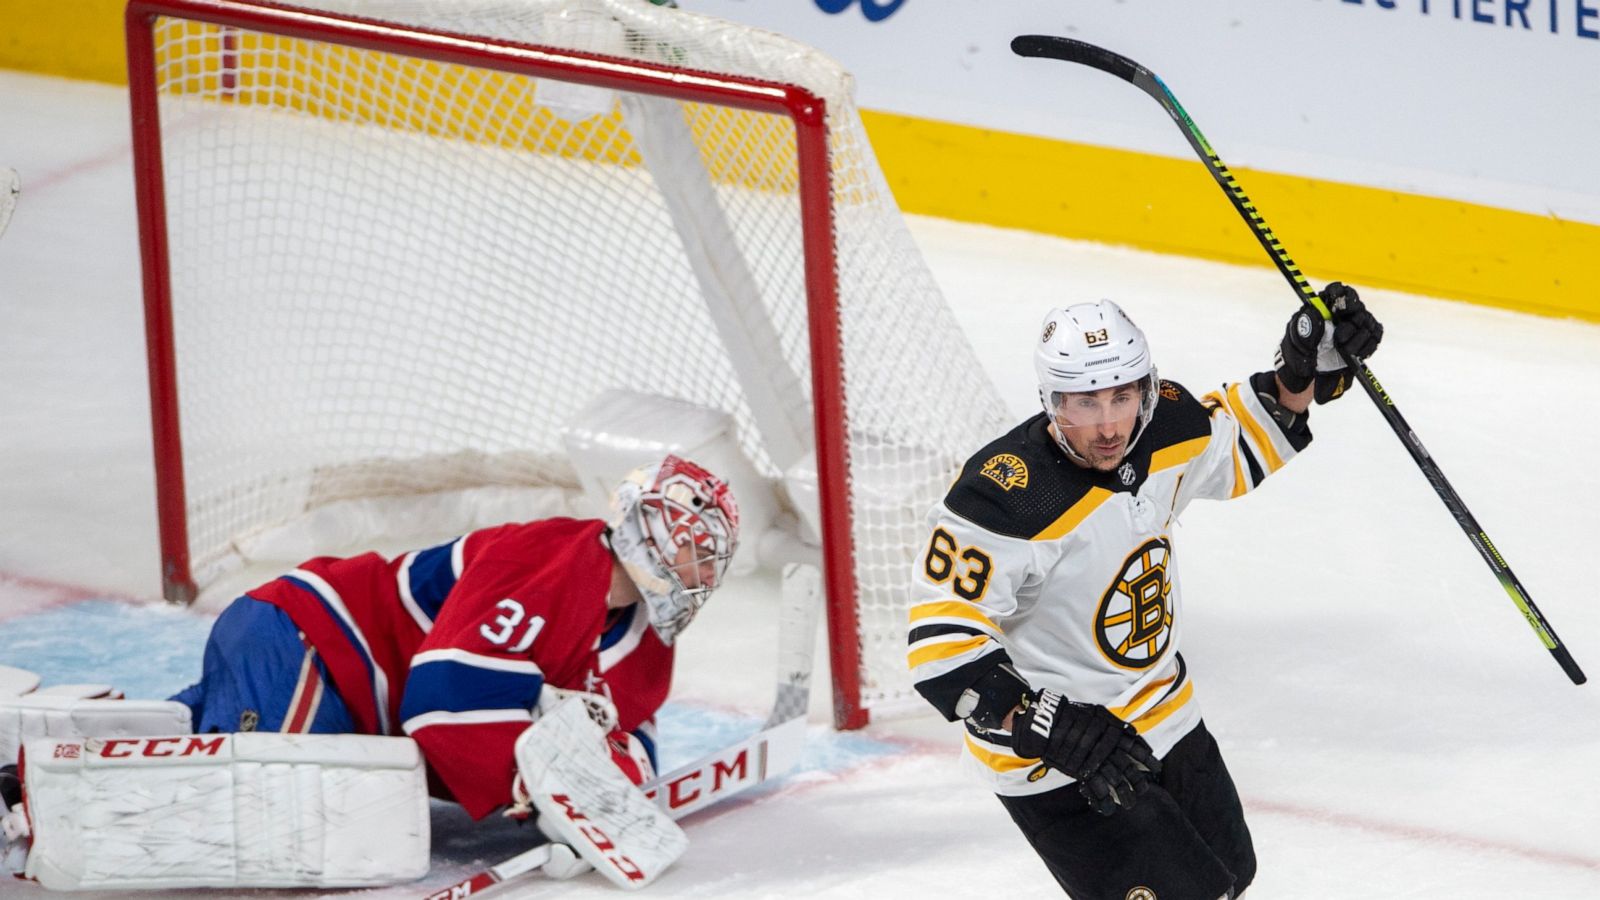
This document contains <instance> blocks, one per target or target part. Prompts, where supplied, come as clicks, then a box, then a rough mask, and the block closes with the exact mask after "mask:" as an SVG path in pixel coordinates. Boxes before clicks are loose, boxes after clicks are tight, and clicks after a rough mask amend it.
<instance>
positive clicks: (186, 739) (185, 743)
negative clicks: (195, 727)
mask: <svg viewBox="0 0 1600 900" xmlns="http://www.w3.org/2000/svg"><path fill="white" fill-rule="evenodd" d="M227 740H228V738H227V736H226V735H220V734H219V735H216V736H214V737H206V736H202V735H194V734H191V735H185V736H183V737H164V738H106V739H105V740H103V741H101V742H99V743H100V752H98V753H95V754H94V755H96V756H98V757H100V758H101V759H130V758H132V757H135V756H150V757H161V756H216V755H217V754H218V753H219V752H221V750H222V746H223V744H225V743H226V742H227ZM62 746H63V745H60V744H58V745H56V747H57V751H58V752H59V750H60V748H61V747H62ZM66 746H71V745H66ZM90 749H91V752H93V746H92V744H91V748H90Z"/></svg>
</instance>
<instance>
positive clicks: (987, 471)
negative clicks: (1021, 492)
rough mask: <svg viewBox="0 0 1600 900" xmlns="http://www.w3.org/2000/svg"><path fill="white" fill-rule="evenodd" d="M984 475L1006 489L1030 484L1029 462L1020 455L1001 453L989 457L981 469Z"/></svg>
mask: <svg viewBox="0 0 1600 900" xmlns="http://www.w3.org/2000/svg"><path fill="white" fill-rule="evenodd" d="M981 472H982V474H983V476H984V477H985V478H988V479H989V480H990V481H993V482H994V483H995V484H998V485H1000V486H1001V487H1003V488H1005V489H1006V490H1008V491H1009V490H1011V489H1012V488H1025V487H1027V486H1028V464H1027V463H1025V462H1023V461H1022V457H1020V456H1012V455H1011V454H1009V453H1001V454H999V455H998V456H991V457H989V461H988V462H986V463H984V464H983V469H982V470H981Z"/></svg>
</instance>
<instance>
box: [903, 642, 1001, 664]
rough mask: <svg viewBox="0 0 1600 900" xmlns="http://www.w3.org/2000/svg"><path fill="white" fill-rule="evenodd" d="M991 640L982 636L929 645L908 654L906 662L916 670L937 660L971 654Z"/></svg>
mask: <svg viewBox="0 0 1600 900" xmlns="http://www.w3.org/2000/svg"><path fill="white" fill-rule="evenodd" d="M990 640H992V639H991V638H989V637H988V636H985V635H980V636H978V637H975V638H967V639H966V640H964V641H945V642H942V643H938V644H927V645H925V646H922V647H918V648H917V649H915V650H912V651H911V652H909V653H907V654H906V661H907V664H908V665H909V666H910V668H913V669H915V668H916V667H917V666H920V665H922V664H923V663H925V662H933V661H934V660H936V659H949V658H950V657H952V656H960V655H961V654H963V653H970V652H972V651H973V650H976V649H978V648H979V647H982V646H983V645H984V644H987V643H989V642H990Z"/></svg>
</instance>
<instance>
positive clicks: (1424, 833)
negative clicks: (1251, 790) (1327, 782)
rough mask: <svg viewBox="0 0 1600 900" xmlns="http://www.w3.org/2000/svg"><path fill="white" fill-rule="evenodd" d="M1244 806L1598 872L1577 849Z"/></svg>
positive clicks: (1260, 804)
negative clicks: (1554, 847) (1574, 850)
mask: <svg viewBox="0 0 1600 900" xmlns="http://www.w3.org/2000/svg"><path fill="white" fill-rule="evenodd" d="M1244 805H1245V810H1246V812H1248V813H1267V814H1268V815H1278V816H1285V817H1288V818H1291V819H1299V820H1301V821H1304V822H1311V823H1313V824H1318V825H1332V826H1334V827H1336V828H1351V829H1355V830H1357V831H1370V832H1374V833H1377V834H1383V835H1388V836H1390V837H1396V838H1401V839H1403V840H1408V841H1417V842H1420V843H1429V844H1441V845H1445V846H1449V847H1453V848H1460V849H1468V850H1485V851H1490V852H1494V853H1504V854H1506V855H1508V856H1516V857H1521V858H1522V859H1527V860H1533V861H1535V862H1541V863H1548V864H1551V865H1557V866H1566V867H1569V868H1574V869H1587V870H1589V871H1591V872H1600V859H1596V858H1594V857H1589V856H1580V855H1578V854H1576V853H1563V852H1561V851H1559V850H1544V849H1541V848H1539V847H1529V846H1526V845H1523V844H1515V843H1512V842H1510V841H1502V840H1496V839H1494V838H1482V837H1474V836H1473V835H1470V834H1461V833H1459V832H1454V831H1445V830H1442V829H1438V828H1428V827H1426V826H1422V825H1403V824H1400V823H1396V822H1382V821H1379V820H1377V819H1367V818H1363V817H1361V816H1354V815H1350V814H1348V813H1340V812H1333V811H1331V810H1327V809H1317V808H1314V807H1309V806H1298V805H1296V804H1293V803H1280V802H1278V801H1274V800H1261V799H1256V798H1251V799H1248V800H1246V801H1245V804H1244Z"/></svg>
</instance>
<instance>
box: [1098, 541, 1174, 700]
mask: <svg viewBox="0 0 1600 900" xmlns="http://www.w3.org/2000/svg"><path fill="white" fill-rule="evenodd" d="M1171 560H1172V545H1171V544H1169V543H1167V540H1166V539H1165V538H1155V539H1154V540H1150V541H1146V542H1145V543H1144V545H1143V546H1141V547H1140V548H1139V549H1137V550H1135V551H1133V552H1132V553H1130V554H1128V558H1127V559H1125V560H1123V561H1122V571H1121V572H1119V573H1118V574H1117V577H1116V578H1115V579H1113V580H1112V582H1111V586H1110V587H1108V588H1106V593H1105V596H1104V597H1101V598H1100V609H1099V611H1098V612H1096V614H1095V629H1094V634H1095V640H1096V641H1098V642H1099V644H1100V652H1101V653H1104V654H1105V655H1106V658H1107V659H1109V660H1110V661H1111V662H1112V663H1114V664H1116V665H1118V666H1120V667H1122V668H1124V669H1148V668H1149V667H1151V666H1153V665H1155V663H1156V660H1158V659H1160V658H1161V654H1163V653H1165V652H1166V650H1167V643H1168V641H1170V640H1171V639H1172V606H1171V603H1170V599H1171V596H1172V581H1171V578H1170V577H1169V574H1168V569H1169V568H1170V563H1171Z"/></svg>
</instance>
